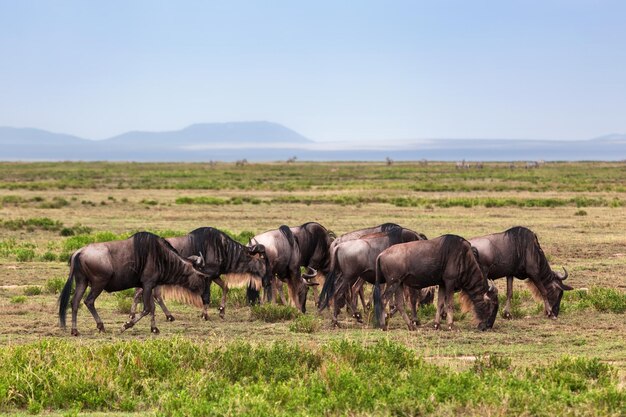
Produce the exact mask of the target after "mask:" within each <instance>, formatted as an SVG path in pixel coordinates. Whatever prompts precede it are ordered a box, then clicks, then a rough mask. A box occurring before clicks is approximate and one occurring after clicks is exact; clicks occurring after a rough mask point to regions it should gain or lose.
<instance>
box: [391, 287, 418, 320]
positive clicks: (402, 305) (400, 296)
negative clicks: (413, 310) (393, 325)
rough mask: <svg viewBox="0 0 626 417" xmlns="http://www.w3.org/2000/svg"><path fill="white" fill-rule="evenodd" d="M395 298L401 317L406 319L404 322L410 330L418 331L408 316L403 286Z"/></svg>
mask: <svg viewBox="0 0 626 417" xmlns="http://www.w3.org/2000/svg"><path fill="white" fill-rule="evenodd" d="M394 298H395V299H396V306H397V308H398V310H400V315H401V316H402V318H403V319H404V322H405V323H406V325H407V327H408V328H409V330H417V326H416V325H415V324H414V323H413V322H411V319H410V318H409V315H408V314H406V305H405V302H404V298H405V297H404V288H403V287H402V286H400V287H398V289H397V290H396V292H395V294H394Z"/></svg>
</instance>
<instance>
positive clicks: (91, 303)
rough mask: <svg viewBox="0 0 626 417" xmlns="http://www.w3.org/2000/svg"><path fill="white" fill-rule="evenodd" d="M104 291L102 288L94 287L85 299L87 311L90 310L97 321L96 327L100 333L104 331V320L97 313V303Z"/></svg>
mask: <svg viewBox="0 0 626 417" xmlns="http://www.w3.org/2000/svg"><path fill="white" fill-rule="evenodd" d="M103 289H104V288H102V287H101V286H93V285H92V286H91V291H89V294H88V295H87V298H85V305H86V306H87V309H89V312H90V313H91V315H92V316H93V319H94V320H95V321H96V327H97V328H98V330H99V331H100V332H103V331H104V323H102V320H101V319H100V316H99V315H98V312H97V311H96V304H95V303H96V298H98V296H99V295H100V293H102V290H103Z"/></svg>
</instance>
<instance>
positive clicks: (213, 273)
mask: <svg viewBox="0 0 626 417" xmlns="http://www.w3.org/2000/svg"><path fill="white" fill-rule="evenodd" d="M166 240H167V241H168V242H169V243H170V244H171V245H172V246H173V247H174V249H176V251H178V253H179V254H180V255H181V256H183V257H189V256H193V255H199V256H201V257H202V258H203V259H204V267H203V268H202V272H204V273H205V274H207V275H209V277H210V280H209V281H208V283H207V285H206V287H205V291H204V293H203V294H202V295H201V297H202V305H203V312H202V317H203V318H204V319H205V320H208V318H209V314H208V307H209V303H210V301H211V282H215V283H216V284H217V285H219V286H220V287H221V288H222V300H221V303H220V306H219V308H218V311H219V314H220V317H222V318H224V314H225V311H226V294H227V293H228V287H229V285H230V286H232V285H237V284H247V286H248V291H247V296H248V302H250V303H254V302H256V301H257V300H258V298H259V297H258V294H259V291H258V289H259V288H260V286H261V283H263V285H268V282H269V279H270V275H269V269H270V268H269V262H268V260H267V257H266V256H265V248H264V247H263V246H262V245H253V246H249V247H248V246H244V245H242V244H241V243H239V242H237V241H235V240H233V239H232V238H231V237H230V236H228V235H227V234H226V233H224V232H222V231H220V230H218V229H215V228H213V227H200V228H198V229H195V230H193V231H192V232H190V233H189V234H188V235H185V236H180V237H172V238H168V239H166ZM221 275H224V278H223V279H222V278H221V277H220V276H221ZM177 291H179V290H174V289H173V288H166V289H165V292H166V293H170V294H172V296H173V297H181V295H180V294H178V292H177ZM142 292H143V289H141V288H138V289H137V290H136V291H135V297H134V302H133V306H132V307H131V319H132V318H134V315H135V309H136V306H137V303H138V302H139V300H140V299H141V294H142ZM153 295H154V298H155V300H156V301H157V302H158V303H159V305H160V306H161V308H162V309H163V312H164V313H165V316H166V317H167V319H168V320H169V321H173V320H174V316H172V314H171V313H170V312H169V311H168V309H167V307H166V306H165V303H163V300H162V298H161V289H160V287H157V288H155V290H154V291H153ZM182 297H184V295H182Z"/></svg>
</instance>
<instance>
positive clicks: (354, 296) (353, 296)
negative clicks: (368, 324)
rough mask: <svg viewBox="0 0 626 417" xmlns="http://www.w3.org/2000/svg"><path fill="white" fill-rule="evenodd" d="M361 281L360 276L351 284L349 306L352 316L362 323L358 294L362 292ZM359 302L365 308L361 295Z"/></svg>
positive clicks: (362, 282)
mask: <svg viewBox="0 0 626 417" xmlns="http://www.w3.org/2000/svg"><path fill="white" fill-rule="evenodd" d="M364 283H365V281H363V280H362V279H361V278H359V279H357V280H356V282H355V283H354V284H353V285H352V288H351V289H350V307H351V309H352V317H354V318H355V319H356V321H357V322H359V323H363V317H362V316H361V312H360V311H359V299H358V295H359V294H361V295H362V294H363V284H364ZM361 304H362V305H363V308H365V304H364V303H363V297H361Z"/></svg>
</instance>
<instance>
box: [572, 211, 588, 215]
mask: <svg viewBox="0 0 626 417" xmlns="http://www.w3.org/2000/svg"><path fill="white" fill-rule="evenodd" d="M586 215H587V212H586V211H585V210H578V211H577V212H576V213H574V216H586Z"/></svg>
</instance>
